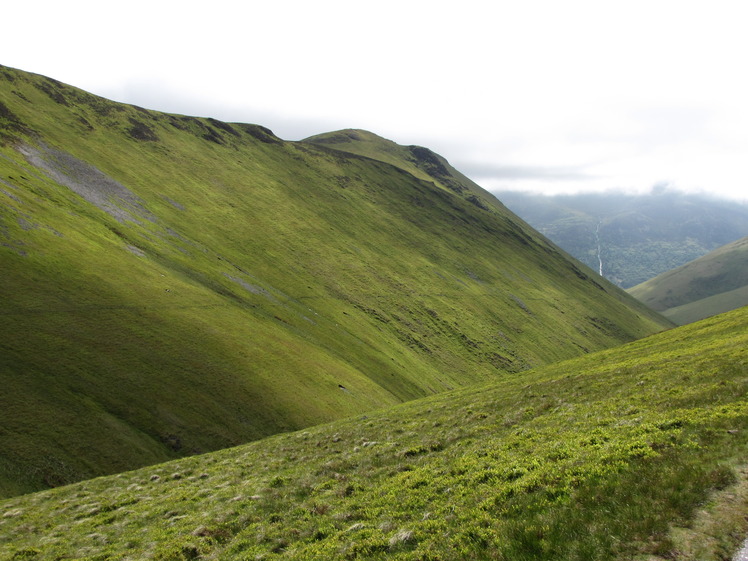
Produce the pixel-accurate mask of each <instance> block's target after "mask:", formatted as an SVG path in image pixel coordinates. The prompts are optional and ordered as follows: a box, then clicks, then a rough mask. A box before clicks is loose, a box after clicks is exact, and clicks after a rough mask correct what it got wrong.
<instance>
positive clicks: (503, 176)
mask: <svg viewBox="0 0 748 561" xmlns="http://www.w3.org/2000/svg"><path fill="white" fill-rule="evenodd" d="M460 170H461V171H462V172H463V173H465V174H466V175H468V176H469V177H473V178H475V179H476V180H481V179H497V180H504V181H523V180H543V181H590V180H593V179H597V176H595V175H590V174H588V173H585V172H584V171H583V170H582V169H581V168H578V167H573V166H492V165H482V164H466V165H462V166H460Z"/></svg>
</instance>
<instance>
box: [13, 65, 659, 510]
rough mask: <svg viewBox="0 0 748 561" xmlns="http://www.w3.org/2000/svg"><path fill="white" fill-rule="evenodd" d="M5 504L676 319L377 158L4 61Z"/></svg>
mask: <svg viewBox="0 0 748 561" xmlns="http://www.w3.org/2000/svg"><path fill="white" fill-rule="evenodd" d="M0 200H1V201H2V204H0V271H2V282H1V283H0V303H1V305H0V315H1V316H2V321H0V384H2V392H0V495H5V496H7V495H10V494H14V493H20V492H26V491H30V490H35V489H40V488H44V487H47V486H54V485H59V484H62V483H67V482H71V481H76V480H79V479H83V478H87V477H92V476H95V475H100V474H105V473H113V472H116V471H122V470H124V469H132V468H134V467H137V466H141V465H145V464H149V463H155V462H161V461H165V460H167V459H169V458H174V457H177V456H183V455H189V454H194V453H198V452H205V451H208V450H215V449H218V448H222V447H226V446H231V445H235V444H239V443H242V442H246V441H249V440H252V439H257V438H260V437H263V436H267V435H270V434H273V433H277V432H279V431H287V430H293V429H298V428H301V427H305V426H309V425H312V424H315V423H319V422H323V421H329V420H332V419H335V418H339V417H342V416H345V415H351V414H356V413H361V412H364V411H368V410H371V409H374V408H377V407H382V406H388V405H392V404H395V403H400V402H403V401H406V400H410V399H414V398H419V397H423V396H426V395H429V394H433V393H436V392H440V391H444V390H447V389H451V388H455V387H458V386H463V385H467V384H472V383H476V382H480V381H485V380H489V379H493V378H496V377H497V376H498V377H502V376H506V375H516V374H517V373H519V372H521V371H524V370H526V369H528V368H530V367H532V366H537V365H541V364H546V363H549V362H553V361H556V360H560V359H564V358H569V357H572V356H577V355H579V354H582V353H584V352H588V351H593V350H597V349H601V348H606V347H610V346H613V345H617V344H620V343H621V342H624V341H629V340H632V339H635V338H638V337H641V336H644V335H648V334H650V333H652V332H654V331H657V330H660V329H662V328H663V327H665V326H667V325H669V324H668V323H667V322H666V320H664V318H661V317H660V316H658V315H656V314H653V313H652V312H649V311H647V309H646V308H644V307H643V306H642V305H640V304H639V303H638V302H636V301H635V300H634V299H632V298H631V297H629V296H628V295H625V294H624V293H622V292H621V291H619V290H617V289H615V288H614V287H612V286H611V285H609V284H607V283H605V282H603V281H601V280H599V279H597V280H595V279H593V278H592V276H591V273H590V272H589V271H587V270H586V269H584V268H582V267H581V266H580V265H578V264H576V263H574V262H572V261H570V260H568V259H567V258H565V257H564V256H563V255H561V254H560V253H559V252H558V251H557V250H556V249H555V248H554V247H553V246H551V245H550V244H548V243H547V242H545V240H544V239H543V238H541V237H539V236H538V235H537V234H536V233H534V232H533V231H532V230H530V229H529V228H526V227H525V226H524V225H523V224H521V223H517V222H514V221H513V220H512V219H511V216H509V215H506V216H505V215H502V214H501V213H500V212H498V211H497V210H495V209H492V210H491V211H490V212H489V211H486V210H484V209H482V208H480V207H479V206H476V205H475V204H474V203H472V202H470V201H468V200H465V199H464V198H463V197H461V196H458V195H457V194H454V193H452V192H450V191H448V190H445V189H443V188H441V187H439V186H436V185H435V184H434V183H433V182H426V181H423V180H420V179H418V178H416V177H414V176H413V175H411V174H409V173H406V172H405V171H403V170H401V169H398V168H397V167H394V166H392V165H390V164H386V163H382V162H377V161H373V160H371V159H368V158H363V157H360V156H355V155H350V154H343V153H341V152H335V151H332V150H329V149H326V148H321V147H317V146H315V145H312V144H308V143H290V142H284V141H282V140H280V139H278V138H277V137H275V136H274V135H273V134H272V133H271V132H270V131H268V130H266V129H263V128H262V127H259V126H256V125H245V124H227V123H222V122H219V121H216V120H213V119H202V118H194V117H186V116H178V115H167V114H162V113H157V112H153V111H148V110H145V109H142V108H137V107H132V106H126V105H122V104H117V103H114V102H110V101H107V100H105V99H102V98H98V97H95V96H92V95H90V94H88V93H86V92H83V91H81V90H78V89H76V88H73V87H70V86H66V85H64V84H61V83H59V82H56V81H54V80H52V79H49V78H45V77H42V76H37V75H32V74H27V73H23V72H20V71H16V70H12V69H8V68H1V67H0Z"/></svg>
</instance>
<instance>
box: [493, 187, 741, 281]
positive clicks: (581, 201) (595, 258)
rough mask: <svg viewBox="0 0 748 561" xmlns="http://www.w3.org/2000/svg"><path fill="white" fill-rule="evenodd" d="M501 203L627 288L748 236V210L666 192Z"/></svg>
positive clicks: (510, 197)
mask: <svg viewBox="0 0 748 561" xmlns="http://www.w3.org/2000/svg"><path fill="white" fill-rule="evenodd" d="M497 195H498V196H499V197H500V198H501V200H502V201H503V202H504V203H505V204H506V205H507V206H508V207H509V208H510V209H511V210H513V211H514V212H516V213H517V214H518V215H519V216H521V217H522V218H523V219H524V220H526V221H527V222H528V223H529V224H531V225H532V226H533V227H535V228H537V229H538V230H539V231H540V232H542V233H543V234H545V235H546V236H548V238H550V239H551V240H553V242H554V243H556V244H558V245H559V246H560V247H562V248H563V249H565V250H566V251H568V252H569V253H570V254H571V255H573V256H574V257H576V258H577V259H579V260H580V261H582V262H583V263H586V264H587V265H588V266H590V267H591V268H592V269H594V270H595V271H598V272H599V271H600V270H602V274H603V275H604V276H605V277H606V278H607V279H609V280H611V281H613V282H614V283H616V284H618V285H619V286H622V287H624V288H630V287H632V286H634V285H637V284H640V283H642V282H644V281H646V280H648V279H651V278H653V277H655V276H657V275H659V274H661V273H665V272H666V271H670V270H672V269H675V268H676V267H680V266H681V265H684V264H686V263H688V262H689V261H692V260H694V259H697V258H698V257H701V256H703V255H705V254H706V253H708V252H710V251H712V250H714V249H716V248H718V247H720V246H722V245H724V244H727V243H730V242H732V241H734V240H737V239H738V238H742V237H744V236H746V235H748V205H745V204H737V203H735V202H734V201H728V200H720V199H715V198H712V197H707V196H704V195H698V194H685V193H678V192H675V191H669V190H667V189H664V190H659V191H655V192H653V193H650V194H645V195H627V194H622V193H618V194H616V193H602V194H601V193H591V194H577V195H557V196H552V197H548V196H542V195H531V194H526V193H517V192H501V193H497Z"/></svg>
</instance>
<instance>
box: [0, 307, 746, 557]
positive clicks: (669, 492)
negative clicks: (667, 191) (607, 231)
mask: <svg viewBox="0 0 748 561" xmlns="http://www.w3.org/2000/svg"><path fill="white" fill-rule="evenodd" d="M747 330H748V308H743V309H741V310H737V311H735V312H731V313H729V314H725V315H722V316H718V317H715V318H710V319H708V320H704V321H702V322H700V323H695V324H691V325H689V326H686V327H681V328H677V329H674V330H671V331H668V332H665V333H661V334H658V335H655V336H652V337H648V338H645V339H642V340H640V341H637V342H634V343H631V344H628V345H625V346H621V347H619V348H616V349H611V350H607V351H602V352H598V353H595V354H591V355H587V356H584V357H581V358H577V359H572V360H569V361H566V362H562V363H558V364H553V365H550V366H545V367H541V368H538V369H535V370H532V371H529V372H526V373H524V374H523V376H521V377H520V376H506V377H503V378H502V379H500V380H497V381H494V382H491V383H490V384H484V385H477V386H474V387H470V388H463V389H459V390H455V391H452V392H447V393H443V394H440V395H437V396H432V397H428V398H424V399H420V400H416V401H412V402H410V403H407V404H403V405H399V406H396V407H392V408H389V409H384V410H379V411H377V412H373V413H369V414H367V415H358V416H354V417H351V418H348V419H344V420H338V421H335V422H332V423H330V424H326V425H320V426H316V427H313V428H308V429H306V430H303V431H298V432H294V433H289V434H283V435H277V436H273V437H270V438H267V439H264V440H261V441H258V442H254V443H250V444H247V445H243V446H240V447H237V448H232V449H227V450H222V451H218V452H214V453H210V454H206V455H203V456H196V457H191V458H185V459H180V460H176V461H173V462H170V463H167V464H161V465H157V466H151V467H148V468H143V469H140V470H137V471H132V472H128V473H122V474H119V475H116V476H110V477H105V478H98V479H94V480H90V481H85V482H81V483H77V484H74V485H71V486H67V487H62V488H58V489H53V490H50V491H44V492H40V493H36V494H31V495H26V496H22V497H16V498H13V499H8V500H5V501H2V502H0V558H3V559H26V558H31V559H66V558H76V559H91V560H93V559H162V560H165V559H175V560H178V559H294V560H306V559H315V560H334V559H404V560H426V559H428V560H442V561H447V560H465V559H506V560H530V559H533V560H537V559H548V560H563V559H574V560H580V561H581V560H584V561H591V560H610V559H649V560H650V561H653V560H655V559H673V558H678V559H694V560H696V559H698V560H701V561H706V560H710V559H726V558H729V554H730V552H731V551H732V550H734V549H735V547H736V544H737V542H738V541H739V540H742V539H743V536H744V535H745V531H746V526H747V525H748V523H747V522H746V520H745V516H744V513H745V508H746V507H747V506H748V492H746V489H748V486H746V484H745V478H746V476H745V472H744V470H745V467H746V465H745V457H746V456H745V454H746V449H747V447H748V402H747V401H746V391H747V390H748V351H746V348H747V347H746V343H747V342H748V340H747V339H746V332H747ZM739 480H740V481H743V483H742V485H741V486H736V482H738V481H739Z"/></svg>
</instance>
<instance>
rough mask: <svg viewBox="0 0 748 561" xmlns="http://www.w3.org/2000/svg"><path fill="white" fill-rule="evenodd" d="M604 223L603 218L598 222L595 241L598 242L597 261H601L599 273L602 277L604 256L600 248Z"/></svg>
mask: <svg viewBox="0 0 748 561" xmlns="http://www.w3.org/2000/svg"><path fill="white" fill-rule="evenodd" d="M602 223H603V221H602V220H601V221H600V222H598V223H597V228H595V243H596V244H597V262H598V263H599V271H598V272H599V274H600V276H601V277H602V276H603V257H602V252H601V250H600V225H601V224H602Z"/></svg>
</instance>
